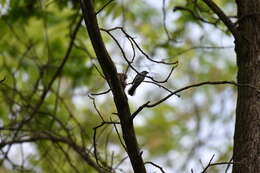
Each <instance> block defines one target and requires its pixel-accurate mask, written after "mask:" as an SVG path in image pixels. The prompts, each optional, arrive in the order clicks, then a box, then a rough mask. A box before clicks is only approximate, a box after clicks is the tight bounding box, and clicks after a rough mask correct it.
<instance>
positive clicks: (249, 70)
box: [233, 0, 260, 173]
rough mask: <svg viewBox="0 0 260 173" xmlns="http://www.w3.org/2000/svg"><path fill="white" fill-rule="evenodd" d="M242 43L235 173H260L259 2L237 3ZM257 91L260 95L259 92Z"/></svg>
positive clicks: (239, 42) (239, 48)
mask: <svg viewBox="0 0 260 173" xmlns="http://www.w3.org/2000/svg"><path fill="white" fill-rule="evenodd" d="M236 3H237V8H238V19H239V20H238V27H237V31H238V34H239V39H238V38H236V40H235V50H236V54H237V65H238V76H237V82H238V83H239V84H250V85H252V86H255V87H256V88H258V89H253V88H249V87H242V86H240V87H238V98H237V109H236V125H235V135H234V150H233V160H234V166H233V173H259V172H260V94H259V88H260V0H236ZM257 90H258V91H257Z"/></svg>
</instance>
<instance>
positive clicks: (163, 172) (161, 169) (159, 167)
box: [144, 162, 166, 173]
mask: <svg viewBox="0 0 260 173" xmlns="http://www.w3.org/2000/svg"><path fill="white" fill-rule="evenodd" d="M144 164H151V165H153V166H155V167H156V168H158V169H160V171H161V172H162V173H166V172H165V171H164V170H163V168H162V167H161V166H159V165H157V164H155V163H153V162H145V163H144Z"/></svg>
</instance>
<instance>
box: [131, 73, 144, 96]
mask: <svg viewBox="0 0 260 173" xmlns="http://www.w3.org/2000/svg"><path fill="white" fill-rule="evenodd" d="M147 73H148V72H147V71H142V72H141V73H139V74H137V75H136V76H135V78H134V80H133V82H132V83H133V84H132V86H131V88H130V89H129V90H128V94H129V95H130V96H133V95H134V93H135V90H136V88H137V87H138V86H139V85H140V84H141V83H142V82H143V80H144V78H145V76H146V74H147Z"/></svg>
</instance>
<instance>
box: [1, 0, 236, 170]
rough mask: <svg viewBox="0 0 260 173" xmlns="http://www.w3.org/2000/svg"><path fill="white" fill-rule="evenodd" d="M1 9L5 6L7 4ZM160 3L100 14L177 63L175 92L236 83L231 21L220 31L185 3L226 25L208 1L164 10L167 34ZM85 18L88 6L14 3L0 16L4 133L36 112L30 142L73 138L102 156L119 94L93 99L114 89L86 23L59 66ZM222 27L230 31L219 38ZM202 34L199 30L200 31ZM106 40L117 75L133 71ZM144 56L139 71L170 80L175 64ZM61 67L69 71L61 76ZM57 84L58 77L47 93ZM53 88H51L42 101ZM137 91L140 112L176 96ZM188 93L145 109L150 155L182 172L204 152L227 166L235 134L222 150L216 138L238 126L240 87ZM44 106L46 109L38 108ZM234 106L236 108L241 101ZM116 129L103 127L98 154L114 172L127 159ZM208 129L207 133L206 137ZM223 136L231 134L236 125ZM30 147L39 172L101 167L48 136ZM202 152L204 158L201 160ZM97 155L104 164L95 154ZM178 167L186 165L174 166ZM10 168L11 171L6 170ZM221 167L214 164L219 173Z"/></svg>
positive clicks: (141, 135) (125, 5)
mask: <svg viewBox="0 0 260 173" xmlns="http://www.w3.org/2000/svg"><path fill="white" fill-rule="evenodd" d="M195 2H196V4H195ZM0 3H2V4H5V3H6V1H3V0H2V1H0ZM217 3H218V4H219V5H221V7H223V8H225V7H226V6H227V5H229V4H230V3H232V2H230V1H228V0H225V1H217ZM104 4H105V2H104V1H103V0H95V9H96V10H98V9H101V8H102V7H103V6H104ZM161 5H162V4H161V1H160V2H150V1H136V0H131V1H130V0H126V1H123V2H121V1H113V2H111V4H109V5H108V6H107V7H106V8H104V9H103V10H102V11H101V12H100V13H99V14H98V15H97V16H98V19H99V25H100V26H102V28H111V27H116V26H122V25H124V29H125V30H126V31H127V32H128V33H129V34H130V35H131V36H132V37H133V38H134V40H135V41H136V42H137V43H138V44H139V46H140V47H141V48H142V50H143V51H145V52H146V53H147V54H148V55H149V56H151V58H152V59H156V60H158V59H160V60H162V59H163V60H166V61H167V62H172V61H176V60H178V61H179V66H178V67H177V68H176V69H175V70H174V72H173V74H172V77H170V79H169V81H168V82H167V83H165V84H163V85H164V86H165V87H167V88H169V89H170V90H171V91H174V90H175V89H176V88H180V87H183V86H185V85H187V84H191V83H197V82H202V81H217V80H234V79H235V72H236V66H235V62H234V55H233V54H231V53H230V50H232V49H230V48H227V49H222V48H221V46H226V45H227V44H226V43H227V41H224V42H225V44H224V43H223V45H222V44H219V43H220V42H221V41H220V40H218V39H220V38H219V37H218V36H222V37H223V40H224V39H226V40H230V37H229V32H227V29H226V28H225V27H224V25H223V24H222V23H221V22H216V24H215V25H214V26H213V28H214V30H213V29H212V28H211V27H212V25H210V24H205V23H204V22H203V21H201V20H199V19H198V18H196V17H194V16H193V15H192V14H191V13H189V12H188V11H185V10H177V11H175V12H173V9H174V7H176V6H182V7H185V8H187V9H189V10H192V11H193V12H194V14H195V15H196V16H200V17H201V18H203V19H204V20H206V21H208V22H211V23H212V22H215V21H216V20H218V18H217V17H216V15H215V14H214V13H213V12H212V11H211V10H210V9H209V8H208V7H207V6H206V5H205V4H204V3H203V2H202V1H170V2H167V4H166V9H165V10H166V14H167V21H166V23H165V26H166V27H167V28H165V26H164V21H163V12H162V8H161ZM80 15H81V12H80V4H79V3H78V1H74V0H59V1H45V0H41V1H28V0H10V5H9V7H8V10H7V13H6V14H4V15H2V16H1V19H0V35H1V40H0V80H1V79H2V78H4V77H5V78H6V80H5V81H4V82H3V83H1V84H0V90H1V93H0V122H1V123H0V125H1V127H2V126H3V127H5V126H8V125H10V124H11V125H12V124H14V126H11V127H16V126H18V125H19V122H20V121H21V120H23V119H25V118H27V117H30V116H33V119H32V120H31V121H30V122H29V123H28V124H25V125H24V126H23V130H24V131H23V132H22V134H21V136H23V135H24V136H30V135H31V136H34V135H35V136H37V135H38V134H42V133H44V134H49V133H53V135H54V136H55V137H62V138H69V139H73V141H75V143H77V144H79V145H80V146H82V147H83V148H84V149H86V150H89V151H91V152H93V150H94V149H93V145H94V141H93V140H94V139H93V135H94V130H93V128H94V127H96V126H98V125H100V123H101V118H100V116H102V118H103V119H104V120H105V121H118V118H117V115H116V109H115V106H114V103H113V98H112V97H111V94H110V93H109V94H106V95H97V96H92V97H93V98H95V99H94V103H95V105H94V104H93V99H91V98H90V97H88V95H90V93H99V92H103V91H106V90H107V89H108V85H107V84H106V82H105V80H104V78H103V77H102V75H101V73H102V70H100V67H99V65H98V62H97V60H96V58H95V55H94V52H93V48H92V45H91V43H90V40H89V37H88V35H87V32H86V28H85V27H84V22H82V25H81V26H80V28H79V31H78V32H77V35H76V39H75V40H74V43H73V47H72V51H71V52H70V55H69V58H68V60H67V61H66V63H65V66H64V67H63V68H62V70H61V69H60V68H61V64H62V62H63V60H64V58H65V57H66V54H67V51H68V49H69V45H70V41H71V36H72V33H73V31H74V30H75V27H76V25H77V23H78V21H79V19H80ZM195 26H196V27H195ZM218 28H220V30H221V32H218V33H217V31H219V29H218ZM166 30H167V31H168V34H169V35H167V33H166ZM197 30H199V31H198V32H196V31H197ZM222 31H224V32H222ZM212 33H216V35H217V37H218V39H216V37H210V36H211V35H212ZM103 34H104V33H103ZM113 34H114V35H115V36H116V38H119V40H120V41H122V40H123V41H122V43H121V42H120V45H121V46H122V47H123V48H124V50H125V51H126V52H127V55H128V54H131V53H132V52H130V51H131V50H132V48H131V47H128V45H127V44H126V42H128V40H127V39H126V38H125V37H124V36H122V35H121V34H122V33H121V32H119V31H113ZM104 41H105V44H106V46H107V47H108V50H109V53H110V54H111V57H113V61H114V62H115V64H116V66H117V68H118V69H119V70H118V71H124V70H125V67H126V66H127V63H126V62H125V61H124V60H123V58H122V55H121V54H120V53H119V52H120V51H119V49H118V47H116V46H115V45H114V42H113V41H112V39H111V38H110V37H108V36H107V35H105V34H104ZM228 44H230V42H228ZM228 46H229V45H228ZM218 47H220V48H218ZM135 50H137V48H136V47H135ZM129 52H130V53H129ZM131 55H132V54H131ZM118 57H119V58H118ZM129 57H130V56H129ZM136 57H137V58H136V59H135V61H134V63H133V65H134V66H135V67H136V68H137V69H138V70H139V68H140V71H141V70H142V68H148V69H149V74H150V75H151V76H152V77H154V78H156V79H157V78H160V79H161V78H163V77H165V76H166V75H165V71H167V70H168V69H169V67H167V66H163V67H161V66H160V67H159V65H158V64H156V63H155V64H153V63H151V61H148V60H147V59H145V58H144V56H143V55H142V54H141V53H140V51H139V52H138V51H136ZM129 59H130V58H129ZM97 69H98V70H97ZM122 69H123V70H122ZM158 69H159V70H158ZM57 70H61V71H60V72H59V74H57ZM150 72H151V73H150ZM128 74H129V78H128V81H127V82H130V80H131V75H130V74H131V72H129V73H128ZM55 75H57V76H56V77H55ZM53 79H55V80H54V81H53V83H52V85H51V87H50V88H48V87H49V85H50V83H51V82H52V80H53ZM143 86H144V87H145V85H143ZM46 89H48V92H47V93H46V95H45V97H44V99H43V100H42V97H43V93H44V92H45V91H46ZM138 92H139V93H137V97H133V99H132V98H130V97H129V103H130V104H132V105H133V106H132V109H131V111H132V112H134V110H135V109H134V108H137V107H138V106H140V105H141V104H142V103H144V102H147V101H151V102H156V101H158V100H159V99H161V98H162V97H163V96H165V95H166V94H168V93H167V92H166V91H163V90H161V88H158V87H157V88H152V89H151V90H149V89H148V90H147V92H145V93H144V97H142V98H140V99H138V98H139V95H138V94H140V93H142V89H141V88H140V90H139V91H138ZM179 94H180V97H174V98H171V99H170V100H169V101H167V102H164V103H162V104H160V105H159V106H156V107H154V108H147V109H144V110H143V111H142V112H141V113H140V114H139V115H137V119H135V120H134V123H136V132H137V138H138V142H139V144H140V146H141V148H144V149H145V150H146V152H147V153H145V156H144V157H146V158H145V159H146V160H153V159H155V160H156V159H158V158H163V159H162V160H163V161H162V162H163V163H162V164H163V165H164V166H168V167H169V169H170V170H174V171H175V170H178V169H181V168H182V170H181V171H183V172H185V171H186V170H190V169H191V168H190V167H189V165H188V164H186V160H185V159H187V163H188V162H189V161H190V160H193V161H194V160H195V162H196V161H198V160H200V159H201V157H204V156H205V155H203V153H204V151H205V153H206V152H208V153H209V151H211V152H210V154H216V155H217V159H216V160H218V161H227V160H229V158H230V153H231V150H232V148H231V147H230V146H231V144H230V143H231V142H230V140H231V137H230V135H229V136H227V137H223V138H225V141H224V139H223V141H224V142H223V143H224V144H223V145H225V147H223V148H221V151H220V150H218V147H219V145H218V146H215V144H211V143H210V144H207V142H208V141H211V140H212V141H218V140H220V138H219V136H218V134H215V132H216V131H214V129H213V127H215V126H216V127H222V126H223V127H228V126H232V125H233V124H232V123H231V121H232V118H233V117H232V115H233V114H234V108H233V107H231V106H230V105H228V106H227V104H230V102H232V101H234V98H235V94H234V89H230V88H229V87H226V86H207V87H202V88H201V89H195V88H194V89H191V90H188V91H183V92H181V93H179ZM39 103H41V106H40V108H39V109H38V110H37V111H36V112H34V109H35V108H36V107H37V104H39ZM232 104H233V105H234V103H233V102H232ZM98 114H100V115H98ZM137 120H140V122H137ZM17 122H18V123H17ZM138 123H140V124H138ZM207 126H208V127H212V129H213V130H212V129H211V128H206V127H207ZM116 127H117V128H115V126H113V125H112V124H107V125H104V126H102V127H101V128H98V130H97V131H96V132H97V141H96V145H97V146H96V147H97V150H98V152H97V153H98V158H99V159H100V162H105V163H106V165H105V166H108V165H110V164H111V165H113V166H114V165H116V164H118V163H120V161H121V159H123V158H124V157H125V156H126V152H125V150H124V148H123V147H122V145H121V142H120V140H119V137H118V136H120V135H121V136H120V137H121V138H122V134H121V129H120V126H119V125H116ZM216 127H215V128H216ZM205 128H206V130H205ZM207 130H208V133H207V132H205V131H207ZM224 130H225V132H226V133H228V134H230V133H231V132H230V130H229V129H228V128H227V129H225V128H224ZM205 133H206V134H205ZM4 134H5V136H8V137H7V138H8V139H9V138H10V136H12V135H13V132H12V131H5V133H4ZM19 135H20V134H19ZM226 141H228V142H226ZM30 145H31V146H34V147H35V148H36V149H35V151H34V152H33V154H32V155H30V157H28V158H26V159H25V160H27V162H28V163H27V166H28V169H31V170H32V172H33V171H35V170H40V171H42V172H57V173H59V172H76V170H77V171H78V172H86V170H87V172H95V171H96V170H94V168H93V167H91V166H90V165H89V164H87V163H86V162H85V161H84V159H83V158H82V157H81V156H80V154H79V153H77V152H76V151H75V150H73V148H72V147H70V146H69V145H67V144H64V143H62V142H57V143H55V142H53V141H48V140H39V141H32V142H30ZM201 148H203V150H202V151H203V152H202V154H201V153H199V154H198V151H200V150H199V149H201ZM25 150H26V149H25ZM172 152H175V153H178V154H176V155H177V156H181V157H182V158H181V159H180V161H179V160H178V158H176V156H175V155H174V156H172V155H171V153H172ZM189 153H190V155H189ZM90 156H91V158H92V159H93V160H95V159H94V154H93V153H92V154H90ZM187 157H188V158H187ZM207 157H208V158H203V159H205V160H209V159H210V158H211V156H209V154H208V155H207ZM172 158H173V159H172ZM183 159H184V161H183V162H182V163H181V161H182V160H183ZM169 160H170V162H171V163H169ZM178 161H179V162H180V163H179V165H175V164H174V163H176V162H178ZM124 164H125V165H127V163H125V162H124ZM182 164H183V165H182ZM185 164H186V165H185ZM125 165H123V166H122V167H123V168H124V166H125ZM3 166H4V167H8V166H6V164H3ZM192 166H194V167H195V166H196V165H192ZM114 167H115V166H114ZM222 170H223V169H220V168H219V169H218V168H214V170H213V169H212V172H221V171H222ZM0 172H1V170H0ZM18 172H19V171H18ZM20 172H21V171H20Z"/></svg>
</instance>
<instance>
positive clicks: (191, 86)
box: [131, 81, 260, 120]
mask: <svg viewBox="0 0 260 173" xmlns="http://www.w3.org/2000/svg"><path fill="white" fill-rule="evenodd" d="M223 84H230V85H235V86H241V87H248V88H251V89H255V90H256V92H257V93H260V89H258V88H257V87H255V86H252V85H249V84H237V83H236V82H234V81H206V82H200V83H196V84H192V85H188V86H185V87H183V88H180V89H177V90H175V91H174V92H172V93H170V94H169V95H167V96H165V97H164V98H162V99H161V100H159V101H157V102H155V103H153V104H149V102H146V103H144V104H143V105H142V106H140V107H139V108H138V109H137V110H136V111H135V112H134V113H133V114H132V115H131V120H133V119H134V117H135V116H136V115H137V114H138V113H139V112H141V111H142V110H143V109H144V108H146V107H147V108H149V107H155V106H157V105H159V104H161V103H163V102H164V101H166V100H167V99H169V98H170V97H171V96H173V95H175V94H177V93H180V92H182V91H185V90H188V89H191V88H196V87H200V86H203V85H223Z"/></svg>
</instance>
